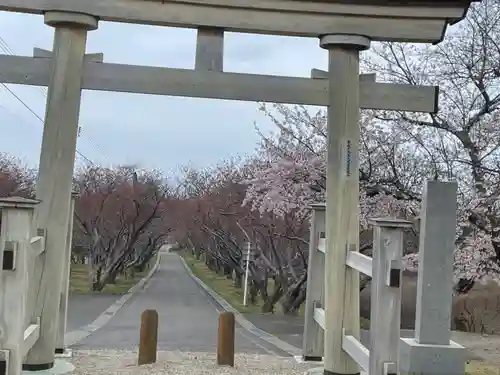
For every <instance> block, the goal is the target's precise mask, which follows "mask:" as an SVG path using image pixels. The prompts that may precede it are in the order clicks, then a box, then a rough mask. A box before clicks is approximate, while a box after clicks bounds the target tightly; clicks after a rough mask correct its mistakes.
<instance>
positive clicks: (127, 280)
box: [69, 255, 158, 294]
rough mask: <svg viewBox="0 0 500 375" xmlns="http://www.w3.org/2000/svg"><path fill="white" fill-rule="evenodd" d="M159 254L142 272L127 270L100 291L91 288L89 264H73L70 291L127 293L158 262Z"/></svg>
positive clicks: (76, 292) (75, 292) (77, 292)
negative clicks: (113, 282)
mask: <svg viewBox="0 0 500 375" xmlns="http://www.w3.org/2000/svg"><path fill="white" fill-rule="evenodd" d="M157 256H158V255H156V256H154V257H153V258H151V260H150V261H149V263H148V264H147V265H146V267H145V268H144V270H143V271H142V272H132V270H127V271H126V273H125V274H123V275H119V276H118V277H117V278H116V284H108V285H106V286H105V287H104V289H103V290H102V291H100V292H95V291H92V290H91V289H90V275H89V272H88V265H87V264H71V269H70V279H69V292H70V293H72V294H125V293H127V292H128V291H129V290H130V288H132V287H133V286H134V285H135V284H137V283H138V282H139V281H140V280H141V279H142V278H143V277H144V276H146V275H147V274H148V273H149V271H150V270H151V268H153V267H154V265H155V263H156V259H157Z"/></svg>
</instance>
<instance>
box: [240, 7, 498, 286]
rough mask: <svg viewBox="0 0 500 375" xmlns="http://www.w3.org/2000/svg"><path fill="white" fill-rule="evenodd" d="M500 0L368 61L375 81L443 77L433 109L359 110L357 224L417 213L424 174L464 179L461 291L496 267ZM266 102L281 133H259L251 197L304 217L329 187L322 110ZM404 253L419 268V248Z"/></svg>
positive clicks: (255, 203) (383, 48)
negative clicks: (429, 38)
mask: <svg viewBox="0 0 500 375" xmlns="http://www.w3.org/2000/svg"><path fill="white" fill-rule="evenodd" d="M499 4H500V3H499V1H498V0H495V1H493V0H490V1H483V2H482V3H480V4H475V5H474V6H473V7H472V8H471V10H470V12H469V15H468V17H467V19H466V20H465V21H464V22H463V23H460V24H459V25H457V26H456V27H455V28H454V29H453V30H452V31H451V33H450V35H448V36H447V38H446V39H445V41H444V42H443V43H441V44H439V45H437V46H422V45H410V44H394V43H378V44H375V45H374V48H373V49H372V52H371V53H370V54H369V55H368V56H367V58H366V59H365V63H364V68H365V70H369V71H371V72H376V73H377V75H378V79H379V80H382V81H389V82H398V83H409V84H431V85H439V86H440V87H441V94H440V110H439V112H438V113H437V114H432V115H424V114H414V113H406V112H384V111H362V112H361V119H360V127H361V144H360V171H359V177H360V190H361V191H360V220H361V223H360V224H361V229H362V230H366V229H367V220H366V219H367V218H369V217H373V216H386V215H390V216H400V217H406V218H408V219H413V218H415V217H416V216H418V212H419V204H420V199H421V187H422V185H423V182H424V180H425V179H437V180H456V181H458V183H459V207H460V209H459V212H458V227H457V251H456V253H455V277H456V280H457V291H458V292H460V293H465V292H467V291H468V290H469V289H470V288H471V287H472V286H473V284H474V282H475V281H483V280H487V279H490V278H496V279H498V275H499V272H498V271H499V269H498V264H499V261H500V238H499V232H500V229H499V224H500V223H499V222H498V220H499V214H500V212H499V211H498V203H497V202H498V186H499V183H500V179H499V175H500V174H499V172H500V168H499V166H500V160H499V158H498V147H499V145H500V141H499V140H500V131H499V129H500V128H499V127H498V126H497V123H498V118H499V112H498V107H499V106H500V91H499V79H500V69H499V66H500V47H499V46H500V45H499V42H498V41H499V40H500V26H499V25H500V5H499ZM261 109H262V111H264V113H266V114H267V115H268V116H269V118H270V119H271V120H272V121H273V123H274V124H275V125H276V132H275V133H274V134H272V135H270V136H268V135H264V134H261V137H262V144H261V148H260V155H261V157H262V159H263V160H265V162H263V163H262V164H261V170H260V171H259V172H258V173H256V174H255V175H254V176H253V177H252V178H251V179H248V180H247V181H246V182H247V183H248V184H249V188H248V191H247V196H246V199H245V204H247V205H249V206H250V207H251V208H252V209H254V210H258V211H259V212H273V213H275V214H276V215H283V214H286V213H289V212H293V213H295V214H298V215H299V216H304V215H307V212H308V209H307V207H308V205H309V204H310V203H312V202H314V201H318V200H322V195H323V194H324V189H325V165H324V160H325V142H326V117H325V116H326V113H325V112H324V111H322V110H317V111H316V112H313V111H310V110H309V111H308V110H307V109H305V108H303V107H288V106H283V105H274V106H273V107H272V108H269V107H268V106H265V105H263V106H262V107H261ZM311 113H314V114H311ZM406 261H407V267H408V268H410V269H414V268H415V267H416V266H417V265H418V255H417V254H415V255H410V256H407V257H406Z"/></svg>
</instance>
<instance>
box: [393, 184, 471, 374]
mask: <svg viewBox="0 0 500 375" xmlns="http://www.w3.org/2000/svg"><path fill="white" fill-rule="evenodd" d="M423 197H424V198H423V201H422V208H421V210H420V239H419V260H418V282H417V306H416V321H415V338H408V339H406V338H402V339H401V341H400V353H399V361H398V365H399V373H401V374H409V373H418V374H426V375H459V374H460V375H461V374H464V372H465V356H466V352H465V348H464V347H462V346H461V345H459V344H457V343H455V342H453V341H451V340H450V338H451V331H450V325H451V307H452V296H453V294H452V291H453V253H454V251H455V236H456V222H457V184H456V183H455V182H438V181H427V182H426V184H425V186H424V194H423Z"/></svg>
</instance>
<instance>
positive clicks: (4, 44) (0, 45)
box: [0, 36, 102, 164]
mask: <svg viewBox="0 0 500 375" xmlns="http://www.w3.org/2000/svg"><path fill="white" fill-rule="evenodd" d="M0 49H1V50H3V51H4V52H6V53H7V54H9V55H14V51H12V49H11V48H10V47H9V45H8V44H7V42H6V41H5V39H3V38H2V37H1V36H0ZM1 85H2V86H3V87H4V88H5V89H6V90H7V91H8V92H9V93H10V94H11V95H12V96H13V97H14V98H15V99H16V100H17V101H19V102H20V103H21V104H22V105H23V106H24V107H25V108H26V109H27V110H28V111H29V112H30V113H31V114H32V115H33V116H35V117H36V118H37V119H38V120H39V121H40V122H41V123H42V124H44V121H43V119H42V118H41V117H40V116H39V115H38V114H37V113H36V112H35V111H34V110H33V109H31V107H30V106H29V105H28V104H26V103H25V102H24V101H23V100H22V99H21V98H20V97H19V96H18V95H17V94H16V93H15V92H14V91H13V90H11V89H10V88H9V87H8V86H7V85H6V84H5V83H1ZM39 89H41V92H42V94H43V95H44V96H45V98H46V97H47V90H46V89H44V88H42V87H39ZM82 137H83V136H82ZM85 138H86V137H85ZM86 140H87V141H88V142H89V143H90V144H92V145H93V146H94V148H96V149H97V147H96V145H95V144H93V142H90V140H89V139H88V138H86ZM76 153H77V154H78V155H79V156H80V157H82V158H83V159H85V160H86V161H87V162H88V163H90V164H94V162H93V161H92V160H90V159H89V158H88V157H86V156H85V155H84V154H83V153H81V152H80V151H78V149H77V150H76ZM101 153H102V152H101Z"/></svg>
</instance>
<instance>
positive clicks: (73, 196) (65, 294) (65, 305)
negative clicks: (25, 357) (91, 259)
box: [56, 192, 78, 354]
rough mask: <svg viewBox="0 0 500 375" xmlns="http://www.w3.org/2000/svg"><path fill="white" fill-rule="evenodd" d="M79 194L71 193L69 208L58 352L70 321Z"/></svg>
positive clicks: (57, 352) (63, 346)
mask: <svg viewBox="0 0 500 375" xmlns="http://www.w3.org/2000/svg"><path fill="white" fill-rule="evenodd" d="M77 197H78V194H77V193H75V192H73V193H72V194H71V203H70V208H69V225H68V233H67V237H66V253H65V257H66V258H65V260H64V270H63V281H62V285H61V303H60V305H59V326H58V330H57V340H56V354H63V353H64V350H65V345H64V334H65V333H66V323H67V321H68V297H69V277H70V272H71V249H72V244H73V218H74V214H75V200H76V199H77Z"/></svg>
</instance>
